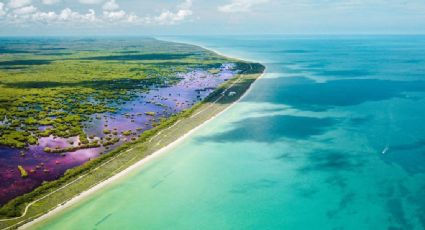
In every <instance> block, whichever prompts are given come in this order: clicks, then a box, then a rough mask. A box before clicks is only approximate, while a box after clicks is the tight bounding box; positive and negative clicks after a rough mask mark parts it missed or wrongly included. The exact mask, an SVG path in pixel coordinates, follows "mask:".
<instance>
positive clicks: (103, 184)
mask: <svg viewBox="0 0 425 230" xmlns="http://www.w3.org/2000/svg"><path fill="white" fill-rule="evenodd" d="M264 74H265V73H262V74H261V75H260V76H259V77H258V78H257V80H258V79H260V78H261V77H262V76H263V75H264ZM255 82H256V81H255ZM255 82H254V83H255ZM254 83H253V84H254ZM253 84H251V86H250V87H249V89H248V90H247V91H245V93H244V94H243V95H242V96H241V97H240V98H239V99H238V100H237V101H235V102H233V103H232V104H230V105H229V106H227V108H225V109H224V110H222V111H220V112H219V113H217V114H215V115H213V116H212V117H211V118H209V119H208V120H205V121H204V122H203V123H202V124H200V125H198V126H197V127H195V128H193V129H192V130H190V131H189V132H187V133H185V134H184V135H183V136H181V137H180V138H178V139H177V140H175V141H174V142H172V143H171V144H168V145H167V146H165V147H163V148H161V149H160V150H157V151H156V152H154V153H153V154H151V155H148V156H147V157H145V158H143V159H142V160H140V161H138V162H137V163H135V164H133V165H132V166H130V167H128V168H126V169H124V170H123V171H121V172H119V173H118V174H115V175H114V176H112V177H110V178H109V179H107V180H105V181H103V182H101V183H99V184H97V185H95V186H94V187H92V188H91V189H89V190H86V191H85V192H83V193H81V194H80V195H77V196H76V197H74V198H73V199H71V200H69V201H67V202H66V203H65V204H63V205H60V206H58V207H57V208H55V209H53V210H52V211H50V212H48V213H46V214H44V215H42V216H40V217H38V218H36V219H34V220H32V221H30V222H28V223H26V224H24V225H22V226H20V227H19V228H18V229H28V228H30V227H32V226H34V225H36V224H38V223H40V222H42V221H44V220H47V219H48V218H50V217H52V216H54V215H55V214H57V213H59V212H61V211H63V210H65V209H67V208H70V207H71V206H73V205H77V204H78V202H80V201H82V200H84V199H85V198H88V197H89V196H90V195H92V194H94V193H96V192H97V191H99V190H101V189H102V188H105V187H106V186H108V185H110V184H112V183H113V182H116V181H118V180H120V179H123V178H124V177H125V176H127V175H128V174H130V173H131V172H133V171H134V170H136V169H138V168H140V167H143V166H144V165H145V164H146V163H148V162H149V161H152V160H154V159H155V158H157V157H159V156H161V155H163V154H165V153H167V151H171V150H172V149H173V148H174V147H176V146H177V145H178V144H180V143H181V142H183V141H184V140H186V139H187V138H188V137H190V136H191V135H193V134H194V133H195V132H196V131H198V130H199V129H201V128H203V127H204V126H205V125H207V124H208V123H210V122H211V121H212V120H213V119H215V118H216V117H218V116H220V115H222V114H223V113H224V112H226V111H227V110H229V109H230V108H232V107H233V106H234V105H235V104H236V103H238V102H239V101H240V100H242V99H243V98H244V97H245V96H246V95H247V93H249V91H251V89H252V85H253Z"/></svg>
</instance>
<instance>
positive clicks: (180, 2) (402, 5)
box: [0, 0, 425, 36]
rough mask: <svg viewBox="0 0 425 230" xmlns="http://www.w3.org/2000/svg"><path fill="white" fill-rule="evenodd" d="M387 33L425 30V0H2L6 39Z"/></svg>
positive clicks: (0, 24) (0, 26) (0, 21)
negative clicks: (36, 36)
mask: <svg viewBox="0 0 425 230" xmlns="http://www.w3.org/2000/svg"><path fill="white" fill-rule="evenodd" d="M388 33H390V34H423V33H425V0H216V1H211V0H208V1H207V0H142V1H140V0H0V35H76V36H80V35H178V34H199V35H203V34H205V35H208V34H388Z"/></svg>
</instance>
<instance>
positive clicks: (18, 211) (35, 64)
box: [0, 38, 264, 229]
mask: <svg viewBox="0 0 425 230" xmlns="http://www.w3.org/2000/svg"><path fill="white" fill-rule="evenodd" d="M1 44H2V45H1V47H0V87H1V89H0V117H1V118H3V120H1V119H0V151H1V152H2V153H4V154H3V156H2V158H1V159H0V160H1V162H0V163H3V164H2V165H7V166H8V167H3V166H2V168H0V179H1V183H0V190H1V191H2V193H1V194H2V195H0V202H2V204H3V205H2V206H1V208H0V228H2V229H3V228H16V227H18V226H21V225H23V224H25V223H27V222H29V221H31V220H33V219H35V218H37V217H39V216H41V215H43V214H45V213H47V212H48V211H50V210H52V209H54V208H55V207H57V206H58V205H59V204H63V203H65V202H66V201H68V200H70V199H72V198H73V197H75V196H77V195H78V194H80V193H81V192H83V191H86V190H88V189H90V188H92V187H93V186H95V185H97V184H99V183H100V182H102V181H105V180H106V179H108V178H110V177H112V176H114V175H116V174H117V173H119V172H121V171H122V170H124V169H126V168H128V167H129V166H131V165H133V164H135V163H136V162H138V161H140V160H141V159H143V158H144V157H146V156H148V155H150V154H152V153H154V152H156V151H158V150H159V149H161V148H163V147H165V146H167V145H169V144H170V143H172V142H174V141H175V140H177V139H178V138H179V137H181V136H182V135H183V134H185V133H187V132H189V131H190V130H192V129H193V128H195V127H197V126H199V125H200V124H202V123H203V122H204V121H206V120H208V119H210V118H211V117H213V116H214V115H216V114H218V113H219V112H221V111H223V110H224V109H225V108H227V107H228V106H230V105H231V104H232V103H233V102H235V101H237V100H238V99H239V98H240V97H241V96H242V95H243V94H244V92H245V91H246V90H247V89H248V88H249V87H250V85H251V84H252V83H253V82H254V81H255V80H256V79H257V78H258V77H259V76H260V75H261V74H262V73H263V71H264V66H263V65H261V64H259V63H250V62H245V61H241V60H237V59H232V58H228V57H224V56H221V55H218V54H216V53H214V52H211V51H209V50H206V49H203V48H200V47H197V46H193V45H187V44H181V43H173V42H165V41H159V40H155V39H149V38H143V39H142V38H137V39H136V38H132V39H127V38H126V39H53V38H49V39H3V40H2V43H1Z"/></svg>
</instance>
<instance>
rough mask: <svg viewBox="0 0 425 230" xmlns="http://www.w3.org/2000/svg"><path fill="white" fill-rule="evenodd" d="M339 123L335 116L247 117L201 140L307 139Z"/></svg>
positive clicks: (258, 140) (269, 140) (266, 140)
mask: <svg viewBox="0 0 425 230" xmlns="http://www.w3.org/2000/svg"><path fill="white" fill-rule="evenodd" d="M336 123H337V120H336V119H333V118H314V117H302V116H289V115H276V116H263V117H255V118H246V119H243V120H241V121H238V122H235V123H233V124H232V126H233V128H232V129H231V130H229V131H225V132H222V133H218V134H216V135H212V136H203V137H200V138H198V140H199V141H214V142H235V141H255V142H275V141H278V140H280V139H282V138H293V139H307V138H310V137H311V136H315V135H321V134H323V133H325V132H327V131H328V130H329V128H330V127H332V126H334V125H335V124H336Z"/></svg>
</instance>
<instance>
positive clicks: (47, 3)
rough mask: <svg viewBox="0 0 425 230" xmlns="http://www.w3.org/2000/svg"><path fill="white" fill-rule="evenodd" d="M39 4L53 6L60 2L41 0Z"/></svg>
mask: <svg viewBox="0 0 425 230" xmlns="http://www.w3.org/2000/svg"><path fill="white" fill-rule="evenodd" d="M41 2H42V3H43V4H45V5H53V4H56V3H58V2H60V0H42V1H41Z"/></svg>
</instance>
